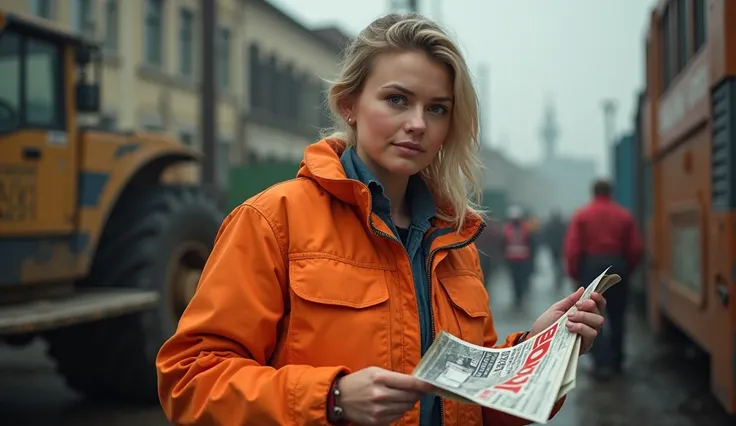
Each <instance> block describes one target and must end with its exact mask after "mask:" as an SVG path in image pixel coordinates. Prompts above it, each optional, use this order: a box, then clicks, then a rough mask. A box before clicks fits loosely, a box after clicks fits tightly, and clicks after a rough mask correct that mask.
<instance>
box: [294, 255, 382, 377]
mask: <svg viewBox="0 0 736 426" xmlns="http://www.w3.org/2000/svg"><path fill="white" fill-rule="evenodd" d="M386 274H387V271H385V270H383V269H379V268H369V267H360V266H355V265H353V264H349V263H346V262H342V261H339V260H334V259H322V258H310V259H298V260H292V261H290V262H289V284H290V295H289V296H290V302H291V312H290V315H289V325H288V326H289V329H288V332H287V342H286V348H287V351H288V358H289V362H291V363H305V364H309V365H314V366H320V365H325V366H327V365H344V366H347V367H349V368H351V369H359V368H363V367H367V366H370V365H376V366H380V367H383V368H388V367H389V365H390V359H389V355H388V354H389V348H390V344H389V322H390V318H389V292H388V285H387V280H386Z"/></svg>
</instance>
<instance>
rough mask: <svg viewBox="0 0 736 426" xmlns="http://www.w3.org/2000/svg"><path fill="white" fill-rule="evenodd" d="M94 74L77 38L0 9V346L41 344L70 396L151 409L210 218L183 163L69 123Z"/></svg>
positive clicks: (93, 60) (167, 143) (88, 110)
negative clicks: (159, 359)
mask: <svg viewBox="0 0 736 426" xmlns="http://www.w3.org/2000/svg"><path fill="white" fill-rule="evenodd" d="M101 66H102V65H101V55H100V50H99V49H98V47H97V46H95V45H93V44H91V43H89V42H88V41H86V40H85V39H83V38H82V37H79V36H76V35H74V34H72V33H68V32H65V31H62V30H60V29H55V28H52V27H51V26H50V24H49V23H47V22H37V21H36V20H34V19H32V18H28V17H23V16H19V15H13V14H10V13H3V12H2V11H0V342H2V341H4V342H5V343H6V344H16V345H20V344H24V343H28V342H29V341H31V340H32V339H33V338H36V337H40V338H43V339H45V340H46V341H47V343H48V350H49V354H50V355H51V356H52V357H53V358H54V359H55V360H56V363H57V365H58V371H59V372H60V373H61V374H62V375H63V376H64V377H65V378H66V380H67V383H68V384H69V385H70V386H71V387H72V388H74V389H76V390H77V391H80V392H81V393H83V394H87V395H94V396H96V397H113V398H118V399H127V400H138V401H152V400H155V399H156V372H155V367H154V360H155V357H156V354H157V351H158V349H159V347H160V346H161V344H162V343H163V341H164V340H165V339H166V338H168V337H169V336H170V335H171V334H172V333H173V331H174V330H175V327H176V324H177V321H178V318H179V316H180V315H181V313H182V311H183V310H184V308H185V307H186V305H187V303H188V302H189V299H190V298H191V295H192V294H193V292H194V289H195V288H196V285H197V282H198V280H199V275H200V273H201V270H202V268H203V266H204V264H205V261H206V259H207V257H208V256H209V253H210V251H211V250H212V245H213V242H214V238H215V236H216V233H217V230H218V227H219V226H220V224H221V221H222V218H223V215H222V213H221V212H220V211H219V209H218V208H217V204H216V202H215V201H214V200H212V199H210V197H208V196H207V194H206V192H207V191H203V190H202V185H201V184H200V183H199V168H200V157H199V156H198V154H197V153H196V152H193V151H191V150H190V149H188V148H187V147H185V146H184V145H183V144H181V143H179V142H178V141H176V140H175V139H172V138H168V137H167V136H165V135H163V134H161V135H158V134H153V133H139V132H128V133H114V132H105V131H101V130H97V129H95V128H94V126H91V127H84V126H82V125H81V124H79V123H80V122H81V121H82V120H81V117H82V116H83V115H91V116H94V115H95V114H96V113H99V109H100V93H99V92H100V90H99V87H100V85H99V76H100V74H101V72H100V67H101ZM90 76H92V77H90Z"/></svg>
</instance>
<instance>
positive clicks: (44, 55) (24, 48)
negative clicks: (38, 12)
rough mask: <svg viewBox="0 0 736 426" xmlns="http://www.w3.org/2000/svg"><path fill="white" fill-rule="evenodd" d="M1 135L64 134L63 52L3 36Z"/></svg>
mask: <svg viewBox="0 0 736 426" xmlns="http://www.w3.org/2000/svg"><path fill="white" fill-rule="evenodd" d="M0 76H2V78H0V133H7V132H11V131H14V130H17V129H21V128H42V129H49V130H63V129H64V117H63V108H62V93H63V92H62V86H61V83H62V73H61V48H60V47H59V46H58V45H57V44H55V43H52V42H50V41H46V40H44V39H40V38H35V37H31V36H25V35H22V34H18V33H14V32H10V31H6V32H4V33H2V34H1V35H0Z"/></svg>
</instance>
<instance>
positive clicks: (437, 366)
mask: <svg viewBox="0 0 736 426" xmlns="http://www.w3.org/2000/svg"><path fill="white" fill-rule="evenodd" d="M608 269H610V267H609V268H607V269H606V270H605V271H603V273H601V274H600V275H599V276H598V277H597V278H596V279H595V280H593V282H591V283H590V284H589V285H588V287H587V288H586V289H585V292H584V293H583V295H582V296H581V298H580V300H586V299H589V298H590V295H591V293H593V292H594V291H595V292H598V293H601V294H602V293H604V292H605V291H606V290H608V289H609V288H610V287H611V286H613V285H614V284H616V283H618V282H619V281H621V277H620V276H618V275H616V274H611V275H609V274H606V272H608ZM576 311H577V308H575V307H574V306H573V307H572V308H571V309H570V310H569V311H567V312H566V313H565V314H564V315H562V317H561V318H560V319H559V320H557V321H556V322H555V323H554V324H552V325H550V326H549V327H547V328H546V329H545V330H544V331H542V332H540V333H538V334H537V335H535V336H533V337H532V338H530V339H528V340H526V341H524V342H522V343H520V344H518V345H516V346H513V347H510V348H503V349H496V348H484V347H482V346H476V345H473V344H471V343H468V342H466V341H464V340H461V339H458V338H457V337H455V336H452V335H450V334H448V333H446V332H444V331H441V332H440V333H439V335H438V336H437V339H435V342H434V343H433V344H432V346H430V348H429V350H428V351H427V353H426V354H425V355H424V357H422V359H421V361H420V362H419V365H417V367H416V369H414V371H413V372H412V375H413V376H414V377H417V378H418V379H420V380H422V381H425V382H427V383H430V384H432V385H434V386H435V387H437V388H438V390H439V391H438V394H439V395H440V396H442V397H443V398H446V399H452V400H455V401H460V402H463V403H466V404H479V405H482V406H485V407H488V408H492V409H494V410H498V411H502V412H505V413H509V414H511V415H514V416H517V417H521V418H524V419H527V420H529V421H532V422H535V423H541V424H545V423H547V421H548V420H549V416H550V415H551V414H552V409H553V408H554V405H555V403H556V402H557V401H558V400H559V399H560V398H562V397H563V396H564V395H566V394H567V393H568V392H570V391H571V390H573V389H574V388H575V373H576V372H577V366H578V355H579V353H580V344H581V337H580V335H579V334H576V333H573V332H571V331H569V330H568V329H567V327H565V322H566V321H567V317H568V316H569V315H570V314H572V313H574V312H576Z"/></svg>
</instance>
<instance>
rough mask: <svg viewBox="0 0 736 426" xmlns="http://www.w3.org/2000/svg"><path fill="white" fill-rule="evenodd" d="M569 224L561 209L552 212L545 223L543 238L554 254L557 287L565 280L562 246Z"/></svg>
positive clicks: (560, 286) (552, 254) (553, 262)
mask: <svg viewBox="0 0 736 426" xmlns="http://www.w3.org/2000/svg"><path fill="white" fill-rule="evenodd" d="M566 229H567V224H566V223H565V220H564V219H563V218H562V213H560V212H559V211H554V212H552V216H551V217H550V220H549V221H548V222H547V223H546V224H545V226H544V229H543V232H542V239H543V240H544V244H545V245H546V246H547V248H548V249H549V251H550V255H551V256H552V264H553V267H554V272H555V287H556V288H557V289H560V288H562V284H563V282H564V274H565V271H564V269H565V267H564V265H563V256H562V248H563V245H564V242H565V230H566Z"/></svg>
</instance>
